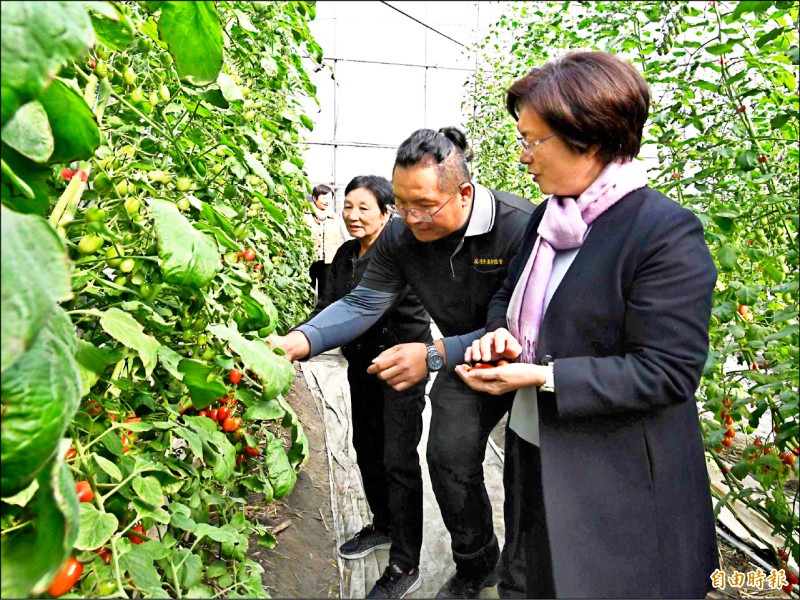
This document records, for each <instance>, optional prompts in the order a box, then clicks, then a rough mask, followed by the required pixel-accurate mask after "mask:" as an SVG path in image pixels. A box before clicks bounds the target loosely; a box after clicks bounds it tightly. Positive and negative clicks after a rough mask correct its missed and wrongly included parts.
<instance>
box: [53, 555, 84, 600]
mask: <svg viewBox="0 0 800 600" xmlns="http://www.w3.org/2000/svg"><path fill="white" fill-rule="evenodd" d="M82 573H83V565H82V564H81V563H79V562H78V561H77V560H75V557H74V556H70V557H69V560H68V561H67V563H66V564H65V565H64V566H63V567H61V570H60V571H59V572H58V575H56V578H55V579H54V580H53V583H51V584H50V590H49V591H50V595H51V596H56V597H58V596H62V595H64V594H66V593H67V592H68V591H69V590H70V588H72V586H73V585H75V583H76V582H77V581H78V579H80V577H81V574H82Z"/></svg>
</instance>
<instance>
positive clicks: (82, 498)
mask: <svg viewBox="0 0 800 600" xmlns="http://www.w3.org/2000/svg"><path fill="white" fill-rule="evenodd" d="M75 491H76V492H78V502H91V501H92V500H93V499H94V490H92V486H91V485H89V482H88V481H86V480H84V481H79V482H78V483H76V484H75Z"/></svg>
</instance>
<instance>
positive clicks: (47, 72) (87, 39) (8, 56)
mask: <svg viewBox="0 0 800 600" xmlns="http://www.w3.org/2000/svg"><path fill="white" fill-rule="evenodd" d="M2 10H3V13H2V14H3V18H2V26H0V40H2V41H1V42H0V44H2V52H0V56H2V66H1V67H0V72H2V125H5V124H6V122H7V121H8V120H9V119H10V118H11V116H12V115H13V114H14V113H15V112H16V111H17V109H18V108H19V107H20V106H21V105H22V104H24V103H26V102H29V101H30V100H35V99H36V98H38V96H39V94H41V92H42V90H43V89H44V88H45V86H46V85H47V84H48V83H49V82H50V80H51V79H52V78H53V77H54V76H55V74H56V73H57V72H58V71H59V70H61V67H63V66H64V65H65V64H66V63H67V62H69V61H71V60H73V59H75V58H78V57H79V56H81V55H82V54H84V53H85V51H86V49H87V48H88V47H89V46H91V45H92V44H93V43H94V41H95V34H94V30H93V29H92V23H91V20H90V19H89V15H88V14H87V13H86V10H85V8H84V7H83V5H82V3H80V2H68V1H65V0H62V1H59V2H4V3H3V9H2Z"/></svg>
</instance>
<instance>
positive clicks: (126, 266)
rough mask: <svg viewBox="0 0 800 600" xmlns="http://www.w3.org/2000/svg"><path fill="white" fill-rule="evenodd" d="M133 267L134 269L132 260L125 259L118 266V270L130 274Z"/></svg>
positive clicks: (134, 264) (134, 265)
mask: <svg viewBox="0 0 800 600" xmlns="http://www.w3.org/2000/svg"><path fill="white" fill-rule="evenodd" d="M134 267H136V263H135V262H134V261H133V259H132V258H126V259H125V260H123V261H122V262H121V263H120V264H119V267H118V268H119V270H120V271H122V272H123V273H130V272H131V271H133V269H134Z"/></svg>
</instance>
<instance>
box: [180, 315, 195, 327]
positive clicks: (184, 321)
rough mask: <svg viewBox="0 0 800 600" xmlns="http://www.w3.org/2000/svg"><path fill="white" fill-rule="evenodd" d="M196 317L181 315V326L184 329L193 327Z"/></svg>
mask: <svg viewBox="0 0 800 600" xmlns="http://www.w3.org/2000/svg"><path fill="white" fill-rule="evenodd" d="M192 323H194V319H192V317H181V327H182V328H183V329H191V327H192Z"/></svg>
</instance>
